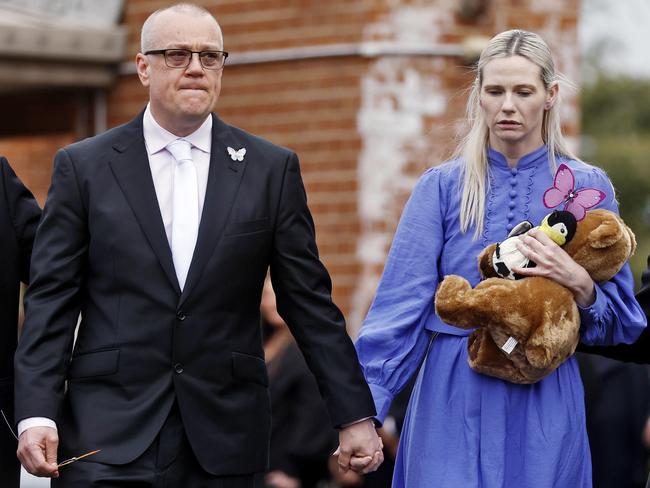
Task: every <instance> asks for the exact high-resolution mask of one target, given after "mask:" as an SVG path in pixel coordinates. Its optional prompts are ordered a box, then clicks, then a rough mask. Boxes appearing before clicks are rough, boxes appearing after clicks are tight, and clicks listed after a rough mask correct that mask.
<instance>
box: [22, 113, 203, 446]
mask: <svg viewBox="0 0 650 488" xmlns="http://www.w3.org/2000/svg"><path fill="white" fill-rule="evenodd" d="M142 132H143V135H144V143H145V146H146V147H147V156H148V158H149V168H150V169H151V176H152V178H153V186H154V188H155V190H156V197H157V199H158V206H159V207H160V215H161V216H162V220H163V224H164V225H165V234H167V242H168V243H169V245H170V246H171V235H172V216H173V212H172V211H173V209H172V196H173V191H174V164H176V162H175V161H174V157H173V156H172V155H171V153H170V152H169V151H168V150H167V149H165V147H166V146H167V144H169V143H170V142H172V141H174V140H176V139H179V137H178V136H176V135H174V134H172V133H171V132H169V131H168V130H166V129H163V128H162V127H161V126H160V125H159V124H158V122H156V120H155V119H154V118H153V115H152V114H151V110H150V108H149V105H148V104H147V108H146V109H145V111H144V117H143V119H142ZM181 139H185V140H186V141H188V142H189V143H190V144H192V159H193V160H194V165H195V166H196V176H197V179H198V190H199V223H200V222H201V215H202V211H203V202H204V201H205V190H206V187H207V185H208V171H209V169H210V150H211V149H212V115H208V116H207V117H206V119H205V121H204V122H203V124H201V126H200V127H199V128H198V129H196V130H195V131H194V132H192V133H191V134H189V135H188V136H185V137H182V138H181ZM32 427H52V428H53V429H56V423H55V422H54V421H53V420H52V419H48V418H45V417H30V418H26V419H23V420H21V421H20V422H18V437H20V435H21V434H22V433H23V432H24V431H26V430H27V429H30V428H32Z"/></svg>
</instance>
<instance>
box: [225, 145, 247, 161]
mask: <svg viewBox="0 0 650 488" xmlns="http://www.w3.org/2000/svg"><path fill="white" fill-rule="evenodd" d="M227 149H228V154H230V159H232V160H233V161H243V160H244V156H245V155H246V148H245V147H242V148H241V149H240V150H239V151H235V150H234V149H233V148H232V147H230V146H228V148H227Z"/></svg>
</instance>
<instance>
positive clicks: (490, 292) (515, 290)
mask: <svg viewBox="0 0 650 488" xmlns="http://www.w3.org/2000/svg"><path fill="white" fill-rule="evenodd" d="M496 246H497V244H492V245H491V246H488V247H487V248H485V249H484V250H483V252H481V254H480V255H479V258H478V261H479V269H480V271H481V275H482V276H483V277H484V278H486V279H485V280H483V281H481V282H480V283H479V284H478V285H477V286H476V287H475V288H474V289H472V287H471V286H470V284H469V282H468V281H467V280H466V279H464V278H462V277H460V276H456V275H449V276H446V277H445V279H444V280H443V281H442V282H441V283H440V285H439V287H438V290H437V292H436V297H435V307H436V313H437V314H438V316H439V317H440V319H442V320H443V321H444V322H446V323H448V324H450V325H454V326H456V327H461V328H464V329H470V328H474V327H477V326H478V327H479V328H478V329H476V330H475V331H473V332H472V334H471V335H470V336H469V338H468V353H469V354H468V355H469V365H470V367H471V368H472V369H474V370H475V371H477V372H479V373H483V374H487V375H490V376H495V377H497V378H501V379H504V380H507V381H511V382H513V383H535V382H537V381H539V380H540V379H542V378H543V377H544V376H546V375H547V374H549V373H550V372H551V371H553V370H554V369H555V368H557V367H558V366H559V365H560V364H562V362H564V361H565V360H566V359H567V358H568V357H569V356H570V355H571V354H573V352H574V351H575V348H576V345H577V344H578V333H579V329H580V315H579V313H578V307H577V305H576V303H575V301H574V299H573V294H572V293H571V292H570V291H569V290H568V289H567V288H565V287H564V286H562V285H560V284H558V283H556V282H555V281H553V280H550V279H548V278H542V277H538V276H529V277H525V278H522V279H517V280H511V279H503V278H501V277H497V276H498V275H497V272H496V270H495V266H494V263H493V255H494V252H495V249H496ZM635 249H636V240H635V238H634V234H633V233H632V231H631V230H630V229H629V228H628V227H627V225H625V223H624V222H623V220H622V219H621V218H620V217H619V216H618V215H616V214H615V213H613V212H610V211H608V210H602V209H599V210H591V211H588V212H587V213H586V216H585V218H584V219H583V220H580V221H579V222H578V223H577V226H576V230H575V235H574V236H573V238H572V239H571V240H570V241H569V242H568V243H567V244H566V245H565V246H564V250H565V251H566V252H567V253H568V254H569V255H570V256H571V257H572V258H573V259H574V260H575V261H576V262H577V263H578V264H580V265H581V266H582V267H583V268H585V269H586V270H587V272H588V273H589V275H590V276H591V278H592V279H593V280H594V281H595V282H602V281H607V280H609V279H611V278H612V277H613V276H614V275H615V274H616V273H618V271H619V270H620V269H621V268H622V267H623V265H624V264H625V263H626V262H627V260H628V259H629V258H630V256H631V255H632V254H633V253H634V250H635Z"/></svg>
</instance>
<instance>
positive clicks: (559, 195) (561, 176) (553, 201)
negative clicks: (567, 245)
mask: <svg viewBox="0 0 650 488" xmlns="http://www.w3.org/2000/svg"><path fill="white" fill-rule="evenodd" d="M605 196H606V195H605V193H604V192H602V191H600V190H598V189H596V188H582V189H580V190H576V189H575V178H574V177H573V173H572V172H571V169H570V168H569V167H568V166H567V165H566V164H564V163H562V164H561V165H560V166H559V167H558V169H557V172H556V173H555V179H554V180H553V186H552V187H551V188H549V189H548V190H546V191H545V192H544V205H545V206H546V207H547V208H555V207H557V206H558V205H562V204H563V203H564V210H566V211H568V212H571V213H572V214H573V215H574V216H575V218H576V220H578V221H580V220H582V219H584V218H585V214H586V213H587V210H588V209H590V208H592V207H595V206H596V205H598V204H599V203H600V202H602V201H603V200H604V199H605Z"/></svg>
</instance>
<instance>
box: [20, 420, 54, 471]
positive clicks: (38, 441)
mask: <svg viewBox="0 0 650 488" xmlns="http://www.w3.org/2000/svg"><path fill="white" fill-rule="evenodd" d="M58 447H59V435H58V433H57V431H56V429H53V428H51V427H32V428H30V429H27V430H26V431H25V432H23V433H22V434H21V435H20V439H18V453H17V454H18V459H20V462H21V463H22V465H23V466H24V467H25V469H26V470H27V471H28V472H29V473H31V474H33V475H34V476H45V477H48V478H58V477H59V468H58V467H57V462H56V452H57V449H58Z"/></svg>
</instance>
